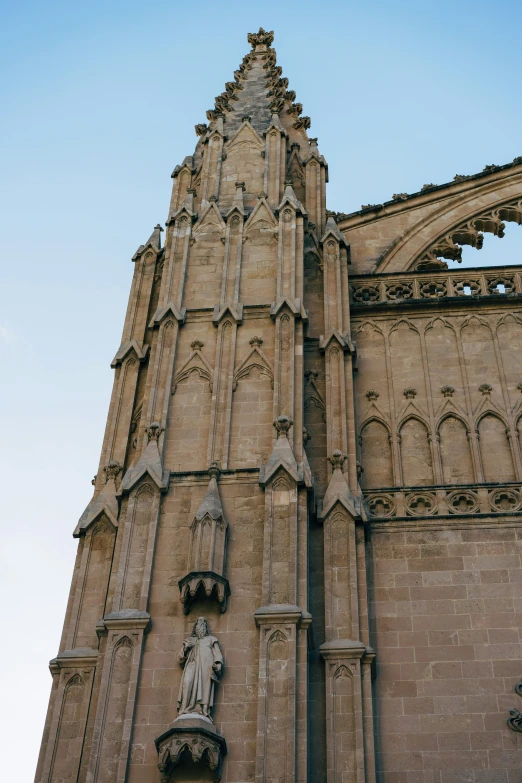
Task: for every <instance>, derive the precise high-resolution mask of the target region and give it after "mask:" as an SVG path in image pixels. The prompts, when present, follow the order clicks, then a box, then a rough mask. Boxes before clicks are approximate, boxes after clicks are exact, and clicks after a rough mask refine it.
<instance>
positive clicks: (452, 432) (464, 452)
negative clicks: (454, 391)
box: [437, 411, 476, 484]
mask: <svg viewBox="0 0 522 783" xmlns="http://www.w3.org/2000/svg"><path fill="white" fill-rule="evenodd" d="M437 433H438V437H439V441H440V456H441V462H442V480H443V482H444V484H472V483H474V481H475V480H476V479H475V471H474V469H473V459H472V454H471V446H470V442H469V427H468V425H467V423H466V422H465V421H464V419H463V417H461V416H459V415H458V414H456V413H453V412H450V411H448V412H447V413H445V414H444V415H443V416H442V417H441V419H440V421H439V423H438V426H437Z"/></svg>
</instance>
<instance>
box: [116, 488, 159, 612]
mask: <svg viewBox="0 0 522 783" xmlns="http://www.w3.org/2000/svg"><path fill="white" fill-rule="evenodd" d="M153 498H154V492H153V489H152V487H151V486H150V484H148V483H147V482H144V483H142V484H140V485H139V486H138V488H137V489H136V490H135V492H134V493H131V496H130V498H129V510H130V512H131V513H130V515H129V513H128V512H127V520H126V524H129V523H130V525H131V530H130V540H129V545H128V553H127V562H126V564H125V573H124V578H123V585H122V591H121V595H122V601H121V609H138V608H139V606H140V598H141V591H142V586H143V574H144V570H145V562H146V557H147V542H148V537H149V527H150V523H151V514H152V507H153ZM129 517H130V519H129Z"/></svg>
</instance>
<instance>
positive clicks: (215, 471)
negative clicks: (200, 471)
mask: <svg viewBox="0 0 522 783" xmlns="http://www.w3.org/2000/svg"><path fill="white" fill-rule="evenodd" d="M208 475H209V476H210V477H211V478H214V479H216V480H217V479H218V478H219V467H218V464H217V462H212V463H211V465H210V467H209V469H208Z"/></svg>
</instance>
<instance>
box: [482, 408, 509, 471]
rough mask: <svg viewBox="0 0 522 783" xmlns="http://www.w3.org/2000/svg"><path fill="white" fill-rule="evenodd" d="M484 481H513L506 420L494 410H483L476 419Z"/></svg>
mask: <svg viewBox="0 0 522 783" xmlns="http://www.w3.org/2000/svg"><path fill="white" fill-rule="evenodd" d="M477 431H478V433H479V442H480V455H481V458H482V469H483V472H484V479H485V481H503V482H505V481H515V479H516V474H515V467H514V465H513V456H512V453H511V447H510V443H509V438H508V434H509V429H508V427H507V425H506V422H505V421H504V420H503V419H502V417H501V416H500V415H499V414H498V413H497V412H496V411H495V412H493V411H491V410H487V411H484V412H483V413H482V414H481V416H480V417H479V419H478V421H477Z"/></svg>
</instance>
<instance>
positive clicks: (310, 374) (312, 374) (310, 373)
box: [304, 370, 319, 380]
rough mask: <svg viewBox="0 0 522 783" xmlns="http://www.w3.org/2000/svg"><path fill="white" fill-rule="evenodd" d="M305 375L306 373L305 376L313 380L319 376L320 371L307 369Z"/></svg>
mask: <svg viewBox="0 0 522 783" xmlns="http://www.w3.org/2000/svg"><path fill="white" fill-rule="evenodd" d="M304 375H305V378H307V379H308V378H312V380H315V379H316V378H317V377H318V376H319V373H318V371H317V370H305V374H304Z"/></svg>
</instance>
